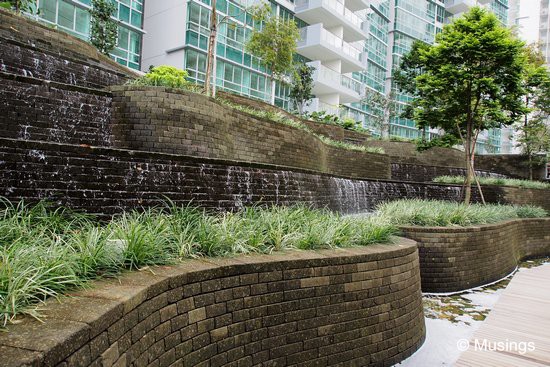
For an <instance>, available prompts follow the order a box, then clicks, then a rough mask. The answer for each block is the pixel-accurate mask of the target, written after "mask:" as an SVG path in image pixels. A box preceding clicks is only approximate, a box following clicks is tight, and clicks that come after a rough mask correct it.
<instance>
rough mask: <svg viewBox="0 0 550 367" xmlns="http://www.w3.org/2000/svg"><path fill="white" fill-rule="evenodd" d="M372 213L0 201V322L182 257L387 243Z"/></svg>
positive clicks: (387, 230) (388, 231) (388, 228)
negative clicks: (102, 207)
mask: <svg viewBox="0 0 550 367" xmlns="http://www.w3.org/2000/svg"><path fill="white" fill-rule="evenodd" d="M395 233H396V228H395V227H394V226H393V225H391V224H390V223H389V222H387V221H386V220H381V219H379V218H365V217H345V216H341V215H339V214H336V213H333V212H331V211H328V210H318V209H310V208H307V207H304V206H294V207H276V206H273V207H269V208H261V207H251V208H245V209H242V210H240V211H238V212H234V213H222V214H220V213H218V214H213V213H209V212H207V211H205V210H203V209H198V208H194V207H190V206H188V207H178V206H176V205H174V204H171V205H167V206H166V207H164V208H155V209H148V210H142V211H132V212H128V213H123V214H121V215H118V216H116V217H114V218H113V219H112V220H111V221H110V222H108V223H100V222H99V221H97V220H96V219H95V218H93V217H91V216H87V215H83V214H79V213H75V212H73V211H70V210H68V209H56V208H54V207H53V206H51V205H49V204H47V203H44V202H42V203H39V204H37V205H34V206H31V205H26V204H23V203H19V204H17V205H14V204H11V203H9V202H7V201H3V202H1V203H0V326H2V325H6V324H7V323H8V322H9V321H10V320H12V319H13V318H14V317H15V315H17V314H21V313H26V314H29V315H32V316H34V317H39V314H38V313H37V311H36V308H33V305H35V304H37V303H39V302H41V301H44V300H45V299H46V298H48V297H55V296H57V295H59V294H62V293H64V292H66V291H67V290H68V289H71V288H74V287H78V286H82V285H83V284H84V283H85V282H86V281H88V280H90V279H95V278H98V277H105V276H113V275H115V274H117V273H119V272H120V271H122V270H123V269H142V268H144V267H147V266H150V265H160V264H170V263H175V262H177V261H180V260H182V259H189V258H197V257H206V256H231V255H236V254H251V253H262V254H267V253H272V252H274V251H283V250H290V249H304V250H306V249H320V248H335V247H349V246H366V245H369V244H372V243H384V242H389V241H390V239H391V236H392V235H393V234H395Z"/></svg>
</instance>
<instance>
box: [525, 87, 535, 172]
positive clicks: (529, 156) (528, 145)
mask: <svg viewBox="0 0 550 367" xmlns="http://www.w3.org/2000/svg"><path fill="white" fill-rule="evenodd" d="M525 107H527V108H529V97H528V96H526V97H525ZM528 126H529V116H528V114H527V113H526V114H525V116H524V120H523V134H525V153H526V154H527V159H528V164H529V179H530V180H532V179H533V152H532V149H531V140H530V138H529V129H528Z"/></svg>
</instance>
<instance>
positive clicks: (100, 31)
mask: <svg viewBox="0 0 550 367" xmlns="http://www.w3.org/2000/svg"><path fill="white" fill-rule="evenodd" d="M115 11H116V7H115V4H113V2H111V1H110V0H92V8H91V10H90V15H91V17H92V19H91V23H92V24H91V34H90V42H91V43H92V45H94V46H95V47H96V48H97V49H98V50H99V52H101V53H102V54H104V55H109V52H111V51H112V50H113V49H114V48H115V47H116V42H117V36H118V28H117V24H116V22H115V21H114V20H113V19H112V18H111V16H112V15H113V14H114V13H115Z"/></svg>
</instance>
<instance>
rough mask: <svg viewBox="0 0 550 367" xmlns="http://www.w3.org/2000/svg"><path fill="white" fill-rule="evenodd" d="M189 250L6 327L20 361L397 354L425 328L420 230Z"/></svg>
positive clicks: (305, 359) (149, 362)
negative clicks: (359, 241) (297, 245)
mask: <svg viewBox="0 0 550 367" xmlns="http://www.w3.org/2000/svg"><path fill="white" fill-rule="evenodd" d="M399 245H400V246H396V245H375V246H368V247H364V248H353V249H346V250H335V251H328V250H324V251H316V252H297V253H292V252H290V253H288V254H286V255H285V254H276V255H269V256H254V257H250V256H247V257H238V258H234V259H225V260H215V259H208V260H204V261H198V260H195V261H188V262H184V263H183V264H181V265H177V266H174V267H160V268H154V269H152V270H153V272H148V271H141V272H134V273H129V274H125V275H123V276H121V277H120V280H105V281H99V282H95V283H94V284H93V288H91V289H89V290H85V291H81V292H78V293H75V294H73V296H74V297H71V298H67V299H63V300H62V301H61V303H59V302H58V301H55V300H54V301H48V302H47V303H46V304H45V305H43V306H42V307H41V312H42V313H43V316H44V317H43V321H44V323H40V322H38V321H36V320H34V319H32V318H26V319H24V320H23V322H21V323H18V324H15V325H10V326H9V330H8V332H5V333H0V351H1V352H2V360H3V362H4V363H7V365H9V366H23V365H33V366H50V365H57V364H59V363H60V365H62V366H113V365H116V366H130V365H133V366H159V367H163V366H210V367H216V366H253V365H268V366H305V365H308V366H335V365H339V366H342V365H349V366H391V365H393V364H395V363H397V362H399V361H401V360H403V359H404V358H406V357H408V356H409V355H411V354H412V353H414V352H415V351H416V350H417V349H418V348H419V347H420V345H421V344H422V342H423V340H424V335H425V326H424V316H423V309H422V295H421V293H420V274H419V269H418V253H417V250H416V246H415V244H414V242H413V241H410V240H406V239H401V240H400V242H399Z"/></svg>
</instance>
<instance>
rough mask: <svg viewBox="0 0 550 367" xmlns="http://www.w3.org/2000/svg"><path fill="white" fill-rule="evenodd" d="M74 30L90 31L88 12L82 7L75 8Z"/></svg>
mask: <svg viewBox="0 0 550 367" xmlns="http://www.w3.org/2000/svg"><path fill="white" fill-rule="evenodd" d="M76 31H77V32H80V33H84V34H89V33H90V13H88V11H86V10H84V9H80V8H76Z"/></svg>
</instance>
